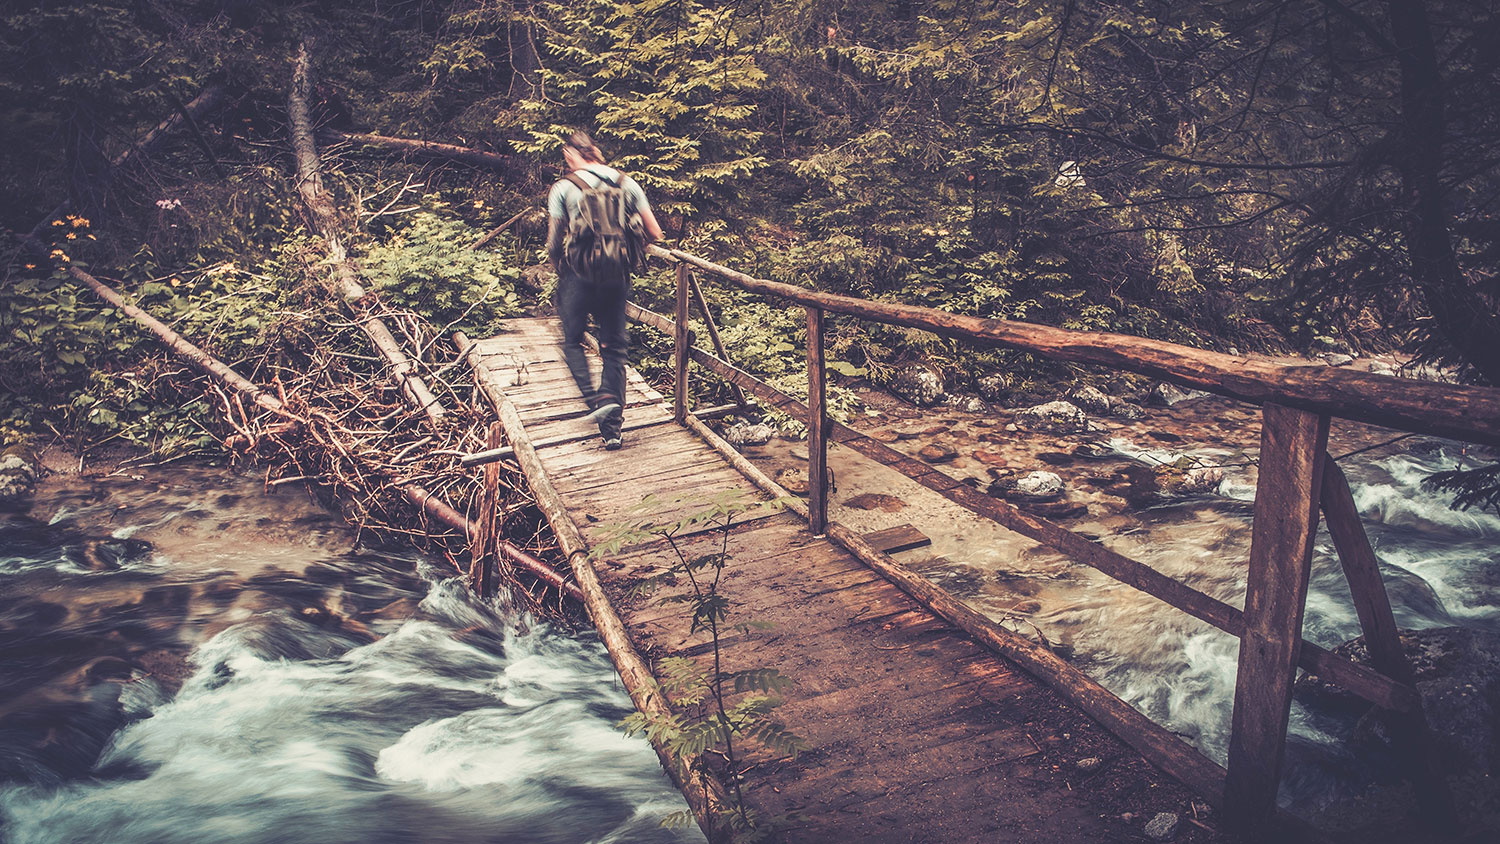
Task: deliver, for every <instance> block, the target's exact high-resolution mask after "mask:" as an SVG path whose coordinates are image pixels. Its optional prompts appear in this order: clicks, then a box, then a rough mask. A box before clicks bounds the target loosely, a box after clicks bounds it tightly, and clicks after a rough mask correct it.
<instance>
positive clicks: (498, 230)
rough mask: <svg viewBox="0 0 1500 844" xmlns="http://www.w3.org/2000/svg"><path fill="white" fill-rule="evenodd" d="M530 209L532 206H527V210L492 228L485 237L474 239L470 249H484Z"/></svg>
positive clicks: (471, 250)
mask: <svg viewBox="0 0 1500 844" xmlns="http://www.w3.org/2000/svg"><path fill="white" fill-rule="evenodd" d="M530 210H531V209H530V208H527V209H526V210H525V211H521V212H518V213H517V214H516V215H515V216H514V217H511V218H510V219H509V220H506V221H505V222H503V223H501V224H500V225H498V226H495V227H494V228H492V229H490V230H489V231H488V232H486V233H485V235H484V237H481V238H480V239H478V240H476V241H474V242H473V243H472V244H471V245H470V246H469V251H470V252H473V251H475V250H478V249H483V248H484V247H485V246H487V245H488V244H489V242H490V241H492V240H494V239H495V238H497V237H499V236H500V235H502V234H504V233H505V230H506V229H508V228H510V227H511V226H513V225H515V224H516V221H517V220H519V219H521V218H522V217H524V216H526V211H530Z"/></svg>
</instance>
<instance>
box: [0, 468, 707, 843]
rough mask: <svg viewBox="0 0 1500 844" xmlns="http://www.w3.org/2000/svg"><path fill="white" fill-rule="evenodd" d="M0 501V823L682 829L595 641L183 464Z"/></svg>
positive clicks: (561, 831) (127, 830) (302, 503)
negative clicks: (7, 513) (2, 513)
mask: <svg viewBox="0 0 1500 844" xmlns="http://www.w3.org/2000/svg"><path fill="white" fill-rule="evenodd" d="M31 515H32V518H24V517H19V516H12V517H8V518H6V519H5V520H4V521H3V522H0V676H3V682H0V841H4V842H8V844H23V843H24V844H30V842H58V844H83V842H111V844H124V843H125V842H141V843H142V844H146V842H151V843H152V844H161V843H162V842H178V841H180V842H208V841H213V842H278V844H285V842H310V843H311V842H316V844H331V843H332V842H346V841H347V842H351V844H353V843H354V842H359V844H374V842H411V841H423V842H455V843H456V842H503V841H515V842H554V841H555V842H601V844H602V842H615V841H619V842H625V841H628V842H683V841H701V840H702V838H701V835H700V834H699V833H698V832H697V829H696V827H694V826H692V825H691V824H689V825H687V826H686V827H685V828H675V829H674V828H664V827H663V826H662V821H663V820H664V819H666V818H668V816H671V815H673V814H674V813H678V812H682V811H685V808H686V807H685V805H684V803H683V801H682V798H681V795H679V794H678V793H677V791H676V790H675V789H674V788H673V786H672V785H671V783H670V782H669V781H668V780H667V778H666V777H665V776H664V775H663V773H662V771H661V767H660V764H659V763H658V761H657V759H656V756H655V755H654V754H653V752H652V751H651V749H650V747H649V746H648V745H647V744H646V743H645V741H644V740H642V739H639V738H634V739H631V738H626V737H625V736H624V735H623V734H622V733H621V732H620V731H619V730H618V729H617V728H616V726H615V725H616V723H617V722H618V721H619V720H620V719H621V718H622V717H624V715H626V714H627V713H628V712H629V711H630V701H629V698H628V697H627V696H626V695H625V693H624V692H623V690H622V689H621V687H620V684H619V681H618V677H617V676H616V674H615V672H614V669H613V667H612V665H611V664H610V662H609V659H608V657H607V655H606V654H605V652H604V649H603V647H602V646H601V645H600V644H599V643H598V642H597V641H596V640H595V639H594V637H592V635H581V634H576V633H572V632H568V631H563V630H558V629H554V628H551V627H549V626H548V625H546V624H540V623H537V622H536V621H534V620H533V619H530V618H526V617H524V616H522V615H519V614H517V613H515V612H514V611H512V610H509V609H507V608H506V607H505V606H504V605H503V604H496V603H490V602H482V601H478V600H476V599H475V598H473V597H472V596H471V595H469V594H468V592H467V591H466V590H465V589H464V588H462V586H461V585H460V584H459V582H458V581H456V580H454V579H452V578H451V577H450V576H449V572H447V571H445V570H442V569H440V568H437V567H435V566H434V565H433V564H432V563H430V562H429V561H428V560H426V559H424V558H423V557H422V556H420V555H418V554H416V553H414V552H412V551H410V550H404V549H399V548H398V549H391V548H383V549H376V548H369V547H365V546H364V545H361V544H357V543H356V537H355V535H354V533H353V532H352V531H351V530H349V529H348V528H346V527H344V526H343V525H342V523H341V522H340V521H339V520H338V519H337V518H336V517H334V516H332V515H331V514H329V513H327V512H325V511H323V510H321V509H320V508H318V507H317V506H315V505H313V504H311V503H309V502H308V501H307V500H306V498H305V496H303V495H302V494H301V493H300V492H298V493H292V492H290V491H288V492H283V493H282V494H281V495H279V496H264V495H262V494H261V484H260V483H259V482H258V481H255V480H247V479H241V478H233V477H228V476H226V475H224V474H223V472H222V470H213V469H207V468H199V469H180V470H172V471H161V470H158V474H155V475H152V476H150V477H136V478H116V479H106V480H102V481H91V482H85V481H78V480H74V481H68V482H65V483H63V484H61V485H57V486H52V487H50V488H48V489H44V491H43V492H42V493H41V495H40V497H39V498H38V500H37V502H36V503H35V505H34V507H33V509H32V514H31Z"/></svg>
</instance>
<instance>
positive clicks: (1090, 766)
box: [1073, 756, 1104, 774]
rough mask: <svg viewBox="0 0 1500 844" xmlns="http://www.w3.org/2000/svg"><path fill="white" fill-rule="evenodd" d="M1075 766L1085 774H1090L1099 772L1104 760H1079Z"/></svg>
mask: <svg viewBox="0 0 1500 844" xmlns="http://www.w3.org/2000/svg"><path fill="white" fill-rule="evenodd" d="M1073 764H1074V766H1075V767H1077V768H1078V770H1080V771H1082V772H1084V773H1085V774H1088V773H1092V772H1094V771H1096V770H1098V769H1099V766H1100V765H1103V764H1104V760H1103V759H1100V758H1099V757H1098V756H1090V757H1088V758H1087V759H1079V760H1078V761H1077V762H1074V763H1073Z"/></svg>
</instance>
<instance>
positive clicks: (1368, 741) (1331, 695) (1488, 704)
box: [1296, 627, 1500, 776]
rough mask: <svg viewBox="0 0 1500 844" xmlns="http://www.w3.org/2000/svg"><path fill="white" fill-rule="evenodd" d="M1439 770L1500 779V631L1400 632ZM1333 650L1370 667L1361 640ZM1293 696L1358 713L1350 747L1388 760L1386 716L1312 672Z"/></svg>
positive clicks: (1330, 708)
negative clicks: (1420, 697)
mask: <svg viewBox="0 0 1500 844" xmlns="http://www.w3.org/2000/svg"><path fill="white" fill-rule="evenodd" d="M1401 644H1402V646H1403V647H1404V649H1405V650H1406V655H1407V658H1408V659H1409V660H1410V661H1411V664H1412V670H1413V671H1414V672H1415V674H1416V679H1417V691H1419V692H1420V693H1421V694H1422V708H1423V710H1424V711H1425V712H1426V715H1427V722H1428V724H1429V725H1430V727H1431V729H1432V740H1433V746H1434V748H1435V749H1436V751H1437V754H1438V762H1439V765H1440V766H1441V767H1442V768H1443V769H1444V770H1446V771H1451V772H1453V773H1475V774H1478V775H1480V776H1494V775H1496V774H1500V632H1495V631H1491V630H1476V629H1472V628H1465V627H1437V628H1433V629H1430V630H1415V631H1402V633H1401ZM1334 653H1336V654H1339V655H1340V656H1344V657H1347V658H1349V659H1353V660H1354V661H1355V662H1360V663H1364V664H1368V663H1369V649H1368V648H1367V647H1366V646H1365V641H1364V637H1362V636H1361V637H1359V638H1357V639H1351V640H1350V641H1348V642H1345V643H1344V644H1342V645H1340V646H1338V647H1337V648H1334ZM1296 697H1297V699H1298V700H1299V701H1301V702H1302V703H1303V705H1305V706H1309V707H1313V708H1315V709H1318V710H1322V711H1333V712H1344V713H1351V712H1359V713H1363V714H1362V715H1361V716H1360V717H1359V721H1358V723H1357V724H1356V726H1355V728H1354V731H1353V734H1352V735H1351V736H1350V738H1349V740H1348V741H1349V744H1350V749H1351V750H1354V751H1355V752H1356V753H1360V752H1362V751H1363V752H1364V753H1371V752H1373V753H1376V754H1378V755H1386V752H1388V751H1387V748H1386V745H1387V744H1388V743H1389V736H1390V733H1391V731H1390V726H1389V723H1388V721H1387V714H1386V713H1385V712H1383V711H1381V710H1379V709H1376V708H1375V707H1373V706H1372V705H1370V704H1368V703H1365V702H1364V701H1363V700H1362V699H1360V698H1357V697H1355V696H1354V695H1352V694H1350V693H1349V692H1346V691H1344V690H1343V689H1342V688H1340V687H1338V686H1337V685H1335V684H1333V683H1332V682H1330V681H1328V680H1325V679H1323V678H1321V677H1318V676H1317V675H1307V676H1304V677H1303V678H1302V679H1301V680H1299V681H1298V682H1297V690H1296Z"/></svg>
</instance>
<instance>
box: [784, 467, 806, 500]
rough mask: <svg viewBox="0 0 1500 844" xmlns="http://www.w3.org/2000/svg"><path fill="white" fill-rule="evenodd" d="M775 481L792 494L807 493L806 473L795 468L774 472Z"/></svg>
mask: <svg viewBox="0 0 1500 844" xmlns="http://www.w3.org/2000/svg"><path fill="white" fill-rule="evenodd" d="M776 483H778V484H781V487H782V488H783V489H785V490H786V491H787V492H790V493H792V494H793V495H806V494H807V475H806V473H804V472H799V471H798V470H796V469H782V470H781V471H780V472H777V473H776Z"/></svg>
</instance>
